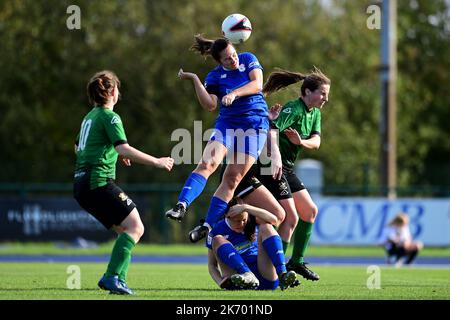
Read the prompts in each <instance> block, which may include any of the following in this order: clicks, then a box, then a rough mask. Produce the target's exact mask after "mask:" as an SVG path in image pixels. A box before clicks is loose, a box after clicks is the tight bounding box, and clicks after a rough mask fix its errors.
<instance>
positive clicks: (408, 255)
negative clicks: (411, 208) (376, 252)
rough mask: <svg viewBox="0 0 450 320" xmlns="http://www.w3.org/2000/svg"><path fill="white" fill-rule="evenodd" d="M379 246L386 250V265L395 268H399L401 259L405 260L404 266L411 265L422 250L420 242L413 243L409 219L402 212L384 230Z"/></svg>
mask: <svg viewBox="0 0 450 320" xmlns="http://www.w3.org/2000/svg"><path fill="white" fill-rule="evenodd" d="M380 244H381V245H383V246H384V248H385V250H386V255H387V263H388V264H393V263H395V264H396V266H401V264H402V258H405V261H404V263H405V264H410V263H412V262H413V261H414V259H415V258H416V257H417V254H418V253H419V251H420V250H422V248H423V243H422V242H420V241H413V239H412V236H411V232H410V231H409V217H408V215H407V214H406V213H404V212H400V213H398V214H397V215H396V216H395V217H394V219H392V221H391V222H389V224H388V225H387V226H386V227H385V228H384V230H383V233H382V235H381V238H380Z"/></svg>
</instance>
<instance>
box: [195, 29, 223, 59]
mask: <svg viewBox="0 0 450 320" xmlns="http://www.w3.org/2000/svg"><path fill="white" fill-rule="evenodd" d="M194 38H195V43H194V44H193V45H192V46H191V48H190V49H191V50H192V51H198V52H199V53H200V54H201V55H202V56H205V57H206V56H212V57H213V58H214V60H216V61H217V62H218V63H220V53H221V52H222V51H223V50H225V49H226V48H227V47H228V45H230V41H228V40H227V39H225V38H219V39H216V40H210V39H206V38H205V37H203V36H202V35H201V34H197V35H195V37H194Z"/></svg>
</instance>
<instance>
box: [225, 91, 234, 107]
mask: <svg viewBox="0 0 450 320" xmlns="http://www.w3.org/2000/svg"><path fill="white" fill-rule="evenodd" d="M234 100H236V94H234V93H233V92H230V93H229V94H227V95H226V96H223V98H222V104H223V105H224V106H230V105H231V104H232V103H233V101H234Z"/></svg>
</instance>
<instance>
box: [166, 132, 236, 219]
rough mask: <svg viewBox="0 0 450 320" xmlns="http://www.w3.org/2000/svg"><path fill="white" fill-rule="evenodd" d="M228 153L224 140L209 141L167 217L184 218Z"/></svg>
mask: <svg viewBox="0 0 450 320" xmlns="http://www.w3.org/2000/svg"><path fill="white" fill-rule="evenodd" d="M226 153H227V148H226V147H225V145H224V144H223V143H222V142H220V141H216V140H215V141H209V142H208V144H207V145H206V147H205V149H204V151H203V155H202V159H201V160H200V162H199V163H198V165H197V167H196V168H195V170H194V171H193V172H192V173H191V174H190V175H189V177H188V178H187V180H186V182H185V184H184V186H183V189H182V190H181V192H180V194H179V196H178V202H177V204H176V205H175V207H173V208H172V209H170V210H169V211H167V212H166V217H167V218H170V219H174V220H178V221H181V220H182V219H183V217H184V216H185V215H186V210H187V208H188V207H189V205H190V204H191V203H192V202H193V201H194V200H195V199H196V198H197V197H198V196H199V195H200V194H201V193H202V192H203V189H204V188H205V186H206V182H207V180H208V178H209V176H210V175H211V174H212V173H214V172H215V171H216V169H217V167H218V166H219V164H220V163H221V161H222V160H223V158H224V157H225V155H226Z"/></svg>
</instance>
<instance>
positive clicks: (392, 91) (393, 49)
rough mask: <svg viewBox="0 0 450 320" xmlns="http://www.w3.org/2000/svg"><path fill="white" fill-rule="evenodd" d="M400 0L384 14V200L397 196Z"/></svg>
mask: <svg viewBox="0 0 450 320" xmlns="http://www.w3.org/2000/svg"><path fill="white" fill-rule="evenodd" d="M396 26H397V0H383V1H382V14H381V70H380V77H381V121H380V135H381V159H380V160H381V161H380V164H381V166H380V167H381V187H382V190H381V191H382V193H383V195H384V196H386V197H388V198H390V199H393V198H395V197H396V196H397V192H396V187H397V181H396V177H397V162H396V160H397V146H396V122H397V105H396V95H397V90H396V85H397V27H396Z"/></svg>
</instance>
